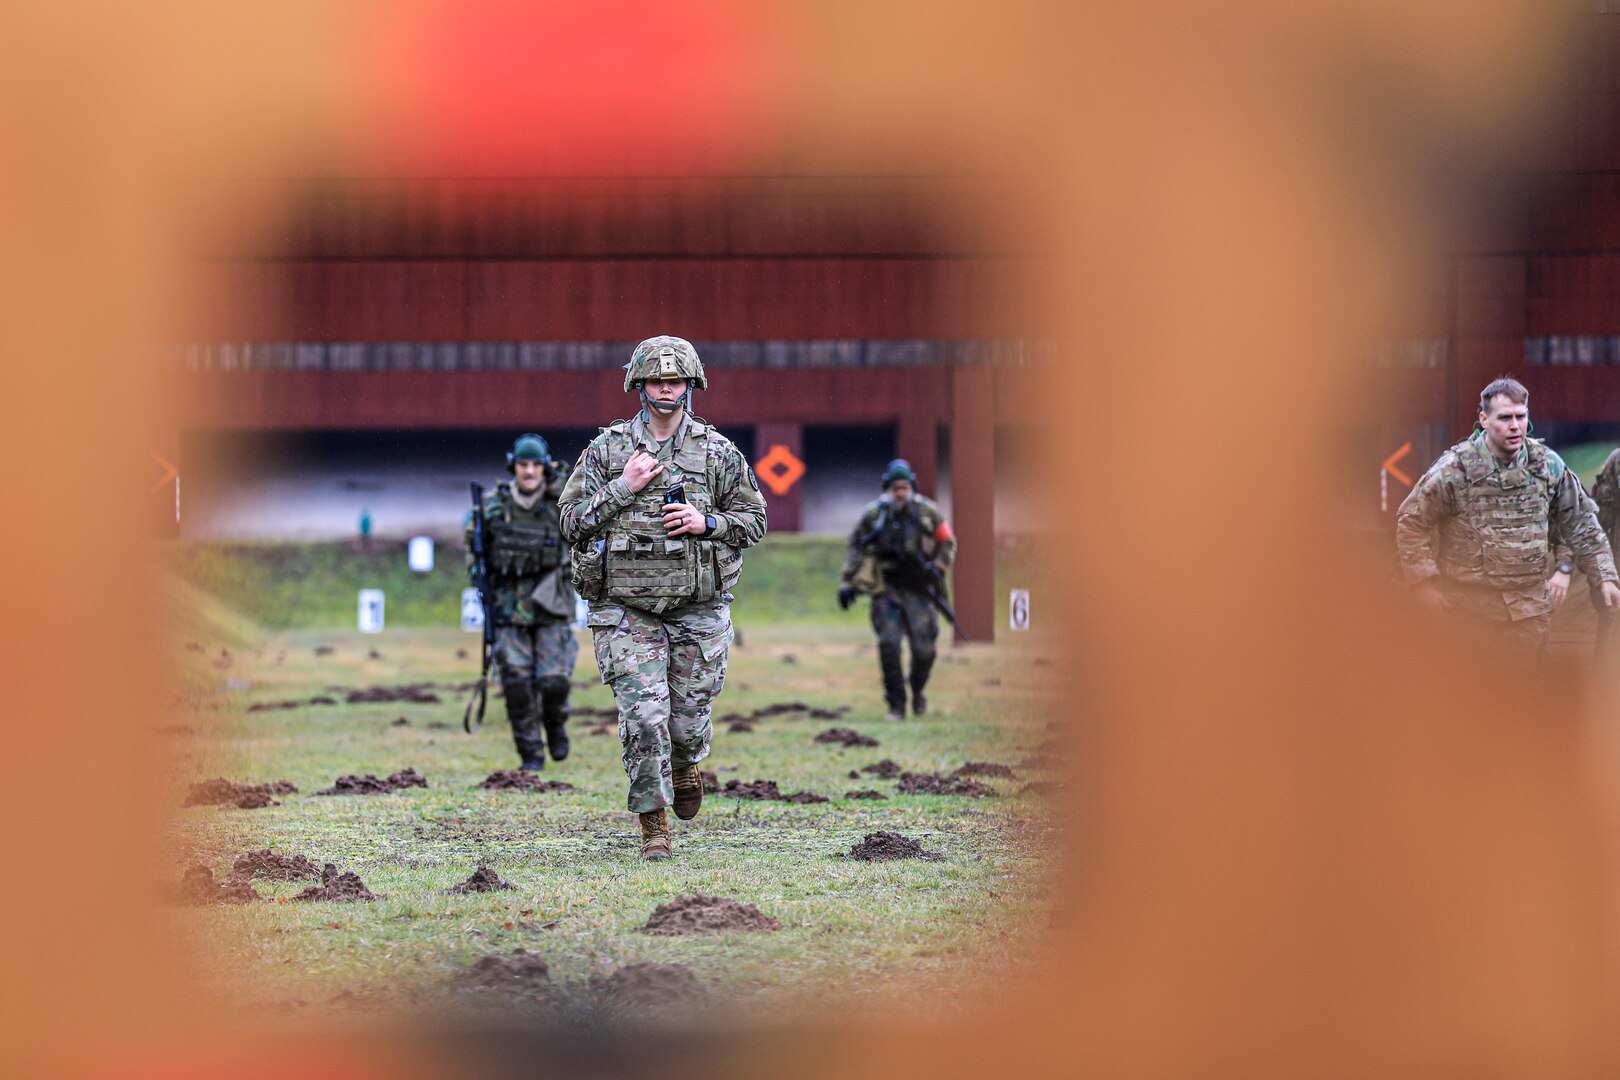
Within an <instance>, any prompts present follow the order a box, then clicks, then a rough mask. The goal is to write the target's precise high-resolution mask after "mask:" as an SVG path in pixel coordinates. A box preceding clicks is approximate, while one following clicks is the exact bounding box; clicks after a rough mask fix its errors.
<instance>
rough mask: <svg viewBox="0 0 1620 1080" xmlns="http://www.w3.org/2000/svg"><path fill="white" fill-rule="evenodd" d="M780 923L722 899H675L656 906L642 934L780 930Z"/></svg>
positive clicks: (698, 896) (696, 896) (698, 895)
mask: <svg viewBox="0 0 1620 1080" xmlns="http://www.w3.org/2000/svg"><path fill="white" fill-rule="evenodd" d="M781 928H782V924H781V923H779V922H777V921H776V920H775V919H773V918H771V917H770V916H769V915H766V914H765V913H764V912H762V911H760V910H759V908H757V907H755V906H754V905H753V904H741V903H738V902H737V901H735V900H728V899H726V898H725V897H723V896H704V895H703V894H702V893H693V894H692V895H691V896H677V897H676V898H675V899H673V900H671V901H670V902H669V903H667V904H659V905H658V906H657V907H655V908H653V913H652V914H651V915H650V916H648V917H647V925H646V926H638V927H637V928H636V929H637V930H639V931H640V932H641V933H643V934H659V935H664V936H668V937H674V936H677V935H681V934H719V933H724V932H726V931H729V930H780V929H781Z"/></svg>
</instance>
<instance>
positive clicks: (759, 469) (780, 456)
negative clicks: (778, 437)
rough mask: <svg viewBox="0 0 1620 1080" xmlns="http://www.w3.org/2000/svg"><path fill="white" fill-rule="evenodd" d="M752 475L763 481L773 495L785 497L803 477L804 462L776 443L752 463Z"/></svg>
mask: <svg viewBox="0 0 1620 1080" xmlns="http://www.w3.org/2000/svg"><path fill="white" fill-rule="evenodd" d="M754 474H755V475H756V476H758V477H759V478H760V479H761V480H763V481H765V486H766V487H768V488H770V489H771V494H773V495H786V494H787V493H788V492H790V491H792V490H793V485H794V484H797V483H798V482H799V477H801V476H803V475H804V462H802V461H800V460H799V459H798V458H796V457H794V456H793V451H791V450H789V449H788V448H787V447H786V446H784V445H782V444H781V443H776V444H775V445H773V446H772V447H771V448H770V450H769V451H768V452H767V453H766V454H765V456H764V457H762V458H760V459H759V460H758V461H757V462H755V463H754Z"/></svg>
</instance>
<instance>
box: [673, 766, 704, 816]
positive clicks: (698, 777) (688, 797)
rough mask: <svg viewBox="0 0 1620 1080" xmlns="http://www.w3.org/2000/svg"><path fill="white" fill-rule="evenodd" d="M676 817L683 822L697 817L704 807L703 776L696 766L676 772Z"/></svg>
mask: <svg viewBox="0 0 1620 1080" xmlns="http://www.w3.org/2000/svg"><path fill="white" fill-rule="evenodd" d="M673 779H674V781H675V816H676V817H678V818H680V819H681V820H682V821H691V820H692V819H693V818H695V817H697V812H698V807H700V806H702V805H703V774H702V773H701V772H699V771H698V767H697V766H696V765H688V766H686V767H685V768H684V769H676V770H675V776H674V778H673Z"/></svg>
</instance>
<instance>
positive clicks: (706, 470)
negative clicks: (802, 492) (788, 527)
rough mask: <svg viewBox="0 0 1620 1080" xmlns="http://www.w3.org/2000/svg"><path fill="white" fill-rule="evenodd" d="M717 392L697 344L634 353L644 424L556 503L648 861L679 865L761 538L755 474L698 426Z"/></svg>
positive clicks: (622, 436) (615, 436) (718, 437)
mask: <svg viewBox="0 0 1620 1080" xmlns="http://www.w3.org/2000/svg"><path fill="white" fill-rule="evenodd" d="M708 385H709V383H708V379H707V378H706V377H705V376H704V374H703V363H702V361H701V360H699V359H698V354H697V350H696V349H694V348H693V347H692V345H691V343H690V342H687V341H685V340H683V339H681V338H678V337H655V338H648V339H647V340H646V341H643V342H642V343H641V344H639V345H637V346H636V347H635V350H634V351H633V352H632V353H631V355H630V362H629V363H628V364H626V365H625V376H624V389H625V390H626V392H628V391H631V390H634V391H636V392H637V393H638V394H639V396H640V400H641V410H640V412H639V413H638V414H637V415H636V416H635V418H634V419H631V420H619V421H617V422H615V423H613V424H611V425H609V426H608V427H605V428H603V429H602V431H601V433H600V434H598V435H597V436H596V438H595V439H592V440H591V443H590V445H589V446H587V447H586V448H585V450H584V452H583V453H581V454H580V457H579V461H578V462H577V463H576V464H575V467H574V472H573V475H572V476H570V477H569V478H568V485H567V487H565V488H564V489H563V493H562V497H561V499H560V500H559V505H560V507H561V510H562V530H563V535H564V536H565V537H566V538H567V539H568V540H569V542H571V543H572V544H573V545H574V548H573V558H574V584H575V587H576V588H577V589H578V590H579V593H580V595H581V596H583V597H585V599H586V600H588V601H589V602H590V605H591V612H590V617H589V620H588V621H589V624H590V627H591V636H592V639H593V642H594V645H595V648H596V663H597V666H598V667H599V668H600V669H601V672H602V681H603V682H605V683H607V684H608V685H609V686H611V687H612V688H613V697H614V700H615V701H616V702H617V704H618V709H619V741H620V743H621V744H622V746H623V748H624V753H623V758H622V760H623V763H624V771H625V773H626V774H627V775H628V776H629V778H630V796H629V809H630V811H631V812H632V813H634V814H636V815H638V816H639V817H640V821H641V857H642V858H643V859H667V858H669V856H670V848H671V844H670V830H669V820H668V818H667V817H666V815H665V808H666V807H669V806H671V805H673V807H674V809H675V816H676V817H679V818H681V819H683V820H685V819H689V818H691V817H693V816H695V815H696V814H697V812H698V808H699V807H700V806H701V805H702V802H703V780H702V777H701V775H700V773H699V770H698V762H700V761H702V760H703V759H704V758H705V757H707V756H708V754H709V743H710V739H711V737H712V734H713V727H712V724H711V722H710V710H711V707H712V705H713V703H714V699H715V697H716V695H718V694H719V693H720V689H721V687H722V686H724V685H725V679H726V654H727V649H728V647H729V646H730V644H731V638H732V632H731V590H732V589H733V588H735V587H736V585H737V581H738V579H739V578H740V577H741V575H742V549H743V548H746V547H751V546H752V545H754V544H756V543H758V542H759V539H760V537H762V536H764V535H765V497H764V496H763V495H761V494H760V491H759V484H758V482H757V481H756V480H755V478H754V472H753V470H752V469H750V468H749V467H748V462H747V461H745V460H744V459H743V455H742V453H741V451H739V450H738V449H737V447H736V446H735V445H733V444H732V442H731V440H730V439H728V438H726V437H725V436H724V435H722V434H720V432H719V431H717V430H716V429H715V428H713V427H712V426H710V425H709V424H707V423H705V422H704V421H702V420H700V419H699V418H697V417H696V416H693V415H692V411H691V402H692V395H693V393H694V391H696V390H706V389H708Z"/></svg>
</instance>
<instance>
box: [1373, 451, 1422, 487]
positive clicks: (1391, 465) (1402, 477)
mask: <svg viewBox="0 0 1620 1080" xmlns="http://www.w3.org/2000/svg"><path fill="white" fill-rule="evenodd" d="M1411 451H1412V444H1411V443H1410V442H1403V443H1401V448H1400V449H1399V450H1397V451H1395V452H1394V453H1393V454H1391V455H1389V457H1387V458H1385V459H1384V471H1385V472H1387V473H1389V475H1391V476H1393V477H1394V478H1395V479H1397V480H1399V481H1400V482H1401V483H1403V484H1405V485H1406V486H1407V487H1411V486H1412V478H1411V477H1410V476H1407V475H1406V474H1405V473H1403V472H1401V470H1399V469H1397V468H1396V467H1395V463H1396V462H1397V461H1399V460H1401V458H1403V457H1405V456H1406V455H1407V454H1409V453H1411ZM1363 467H1365V466H1363Z"/></svg>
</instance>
